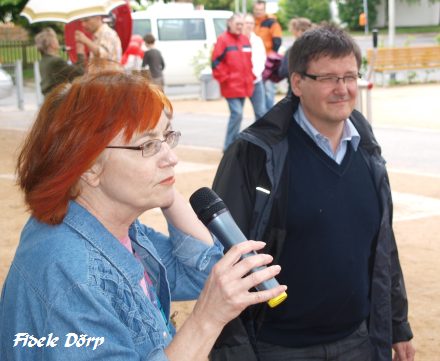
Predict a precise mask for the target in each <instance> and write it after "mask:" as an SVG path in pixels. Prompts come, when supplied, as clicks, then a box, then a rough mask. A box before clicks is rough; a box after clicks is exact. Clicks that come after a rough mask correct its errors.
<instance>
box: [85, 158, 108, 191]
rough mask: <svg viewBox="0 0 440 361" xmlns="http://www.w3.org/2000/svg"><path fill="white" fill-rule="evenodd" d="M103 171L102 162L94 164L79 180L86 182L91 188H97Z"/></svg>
mask: <svg viewBox="0 0 440 361" xmlns="http://www.w3.org/2000/svg"><path fill="white" fill-rule="evenodd" d="M102 169H103V163H102V162H99V161H97V162H95V163H94V164H93V165H92V166H91V167H90V168H89V169H87V170H86V171H85V172H84V173H83V174H82V175H81V180H82V181H84V182H86V183H87V184H88V185H89V186H91V187H97V186H98V185H99V182H100V176H101V173H102Z"/></svg>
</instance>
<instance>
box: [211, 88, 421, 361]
mask: <svg viewBox="0 0 440 361" xmlns="http://www.w3.org/2000/svg"><path fill="white" fill-rule="evenodd" d="M298 104H299V99H298V98H297V97H295V96H288V97H286V98H284V99H283V100H281V101H280V102H279V103H278V104H276V105H275V106H274V107H273V108H272V109H271V110H270V111H269V112H268V113H267V114H266V115H265V116H264V117H263V118H261V119H260V120H258V121H257V122H255V123H254V124H252V125H251V126H250V127H249V128H247V129H245V130H244V131H243V132H242V133H241V134H240V136H239V139H238V140H237V141H236V142H234V143H233V144H232V145H231V146H230V147H229V148H228V149H227V151H226V152H225V154H224V156H223V159H222V160H221V162H220V165H219V168H218V170H217V174H216V177H215V179H214V184H213V189H214V191H215V192H217V193H218V194H219V196H220V197H221V198H222V199H223V200H224V202H225V203H226V205H227V206H228V208H229V210H230V212H231V214H232V216H233V217H234V219H235V220H236V222H237V224H238V225H239V227H240V228H241V230H242V231H243V233H244V234H245V235H246V236H247V237H248V239H255V240H264V241H265V242H267V246H266V248H265V252H268V253H270V254H272V255H273V256H274V263H275V264H276V263H277V260H278V259H279V256H280V253H281V252H282V249H283V242H284V239H285V235H286V199H287V184H288V179H287V174H288V166H289V165H288V162H286V159H287V153H288V144H287V131H288V129H289V126H290V123H291V122H292V121H293V114H294V112H295V111H296V109H297V108H298ZM350 120H351V121H352V122H353V124H354V126H355V127H356V129H357V131H358V132H359V134H360V137H361V142H360V144H359V151H360V152H361V154H362V156H363V157H364V159H365V161H366V163H367V165H368V168H369V170H370V172H371V174H372V176H373V180H374V183H375V187H376V190H377V194H378V196H379V202H380V206H381V214H382V219H381V223H380V229H379V232H378V237H377V246H376V248H375V253H374V255H373V256H374V266H373V270H372V274H371V275H370V277H371V291H370V294H371V296H370V297H371V300H370V304H371V307H370V316H369V319H368V320H367V321H368V326H369V334H370V339H371V342H372V344H373V346H374V352H375V355H374V358H373V359H374V360H375V361H388V360H391V358H392V348H391V346H392V344H394V343H396V342H402V341H409V340H410V339H411V338H412V337H413V336H412V332H411V328H410V325H409V323H408V318H407V317H408V302H407V296H406V290H405V284H404V280H403V275H402V271H401V268H400V263H399V258H398V252H397V246H396V241H395V238H394V232H393V229H392V211H393V206H392V199H391V189H390V184H389V180H388V174H387V171H386V168H385V160H384V159H383V158H382V156H381V149H380V147H379V145H378V143H377V141H376V139H375V137H374V135H373V132H372V129H371V126H370V124H369V123H368V122H367V120H366V119H365V118H364V117H363V116H362V114H361V113H359V112H358V111H356V110H354V111H353V113H352V114H351V115H350ZM257 187H262V188H264V189H266V190H268V191H270V194H267V193H265V192H261V191H258V190H256V188H257ZM292 297H293V295H292ZM266 307H267V306H266V305H265V304H263V305H256V306H253V307H249V308H248V309H246V310H245V311H244V312H243V313H242V314H241V315H240V317H239V318H237V319H235V320H233V321H231V322H230V323H229V324H228V325H226V327H225V328H224V330H223V332H222V333H221V335H220V337H219V338H218V340H217V342H216V344H215V346H214V349H213V351H212V352H211V355H210V360H212V361H254V360H258V356H257V355H256V354H255V352H254V344H255V340H256V336H255V335H256V334H257V333H258V329H259V327H260V325H261V322H262V320H263V319H264V313H265V309H266Z"/></svg>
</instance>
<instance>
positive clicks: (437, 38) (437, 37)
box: [435, 34, 440, 45]
mask: <svg viewBox="0 0 440 361" xmlns="http://www.w3.org/2000/svg"><path fill="white" fill-rule="evenodd" d="M435 40H436V41H437V44H438V45H440V34H438V35H437V36H436V37H435Z"/></svg>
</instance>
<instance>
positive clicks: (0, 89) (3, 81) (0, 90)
mask: <svg viewBox="0 0 440 361" xmlns="http://www.w3.org/2000/svg"><path fill="white" fill-rule="evenodd" d="M13 87H14V83H13V82H12V77H11V76H10V75H9V74H8V73H7V72H6V71H5V70H4V69H3V68H2V66H1V64H0V99H2V98H6V97H8V96H9V95H11V93H12V89H13Z"/></svg>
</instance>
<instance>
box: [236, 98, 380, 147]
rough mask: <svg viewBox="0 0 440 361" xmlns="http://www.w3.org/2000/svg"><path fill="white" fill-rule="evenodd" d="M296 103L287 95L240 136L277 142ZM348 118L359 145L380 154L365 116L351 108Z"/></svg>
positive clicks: (272, 142)
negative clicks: (357, 135) (354, 129)
mask: <svg viewBox="0 0 440 361" xmlns="http://www.w3.org/2000/svg"><path fill="white" fill-rule="evenodd" d="M298 105H299V98H298V97H297V96H295V95H294V94H289V95H287V96H286V97H285V98H283V99H281V100H280V101H279V102H278V103H277V104H275V106H274V107H272V108H271V109H270V110H269V111H268V112H267V113H266V114H265V115H264V116H263V117H262V118H261V119H259V120H258V121H256V122H255V123H253V124H252V125H251V126H249V127H248V128H247V129H245V130H244V131H243V132H242V137H244V138H248V137H249V136H251V137H253V136H254V137H257V138H258V139H261V140H262V141H263V142H264V143H266V144H267V145H269V146H273V145H274V144H277V143H279V142H280V141H282V140H283V139H284V138H285V137H286V134H287V131H288V129H289V126H290V123H291V122H292V121H293V120H292V116H293V114H294V113H295V111H296V110H297V109H298ZM350 120H351V121H352V123H353V125H354V126H355V128H356V130H357V131H358V132H359V135H360V137H361V141H360V144H359V146H360V147H363V148H364V149H365V150H366V151H368V152H369V153H373V152H378V153H379V154H380V146H379V144H378V142H377V141H376V138H375V137H374V134H373V131H372V128H371V125H370V124H369V123H368V121H367V120H366V119H365V117H364V116H363V115H362V114H361V113H360V112H358V111H357V110H353V112H352V113H351V115H350Z"/></svg>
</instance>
